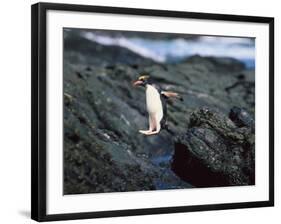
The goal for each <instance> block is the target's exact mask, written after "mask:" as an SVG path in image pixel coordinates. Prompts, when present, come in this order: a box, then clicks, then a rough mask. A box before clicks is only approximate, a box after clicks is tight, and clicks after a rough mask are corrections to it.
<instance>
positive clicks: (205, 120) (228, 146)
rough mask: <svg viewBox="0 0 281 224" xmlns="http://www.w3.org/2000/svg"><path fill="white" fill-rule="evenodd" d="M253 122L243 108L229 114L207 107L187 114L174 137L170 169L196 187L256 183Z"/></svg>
mask: <svg viewBox="0 0 281 224" xmlns="http://www.w3.org/2000/svg"><path fill="white" fill-rule="evenodd" d="M254 139H255V135H254V122H253V119H252V118H251V116H250V115H249V114H248V113H247V112H246V111H245V110H243V109H240V108H237V107H235V108H233V109H232V110H231V112H230V115H229V117H226V116H225V115H223V114H221V113H219V112H217V111H215V110H211V109H209V108H201V109H198V110H196V111H194V112H193V113H192V114H191V116H190V123H189V126H188V129H187V131H186V133H184V134H182V135H179V136H178V137H177V138H176V139H175V154H174V156H173V163H172V169H173V171H174V172H175V173H176V174H177V175H178V176H180V177H181V178H182V179H184V180H185V181H187V182H189V183H191V184H192V185H194V186H196V187H215V186H231V185H253V184H255V143H254Z"/></svg>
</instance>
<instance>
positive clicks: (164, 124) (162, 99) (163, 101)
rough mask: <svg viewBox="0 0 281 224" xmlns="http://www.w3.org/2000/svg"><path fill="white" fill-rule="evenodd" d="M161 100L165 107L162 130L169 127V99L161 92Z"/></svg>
mask: <svg viewBox="0 0 281 224" xmlns="http://www.w3.org/2000/svg"><path fill="white" fill-rule="evenodd" d="M160 100H161V103H162V107H163V118H162V120H161V122H160V125H161V128H163V129H164V128H166V126H167V123H166V122H167V97H166V96H165V95H163V94H161V92H160Z"/></svg>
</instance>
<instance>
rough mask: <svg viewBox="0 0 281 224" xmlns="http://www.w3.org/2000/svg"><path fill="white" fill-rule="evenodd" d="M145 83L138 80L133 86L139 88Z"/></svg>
mask: <svg viewBox="0 0 281 224" xmlns="http://www.w3.org/2000/svg"><path fill="white" fill-rule="evenodd" d="M142 83H143V81H140V80H137V81H135V82H133V86H139V85H141V84H142Z"/></svg>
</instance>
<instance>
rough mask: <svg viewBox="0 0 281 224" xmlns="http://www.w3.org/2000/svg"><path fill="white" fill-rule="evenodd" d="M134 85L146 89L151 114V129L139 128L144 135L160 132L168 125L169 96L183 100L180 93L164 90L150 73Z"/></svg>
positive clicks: (148, 110)
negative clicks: (152, 79)
mask: <svg viewBox="0 0 281 224" xmlns="http://www.w3.org/2000/svg"><path fill="white" fill-rule="evenodd" d="M133 85H134V86H144V87H145V89H146V108H147V112H148V115H149V129H148V130H139V132H140V133H142V134H144V135H154V134H158V133H159V132H160V130H161V128H165V127H166V117H167V105H166V100H167V99H169V98H178V99H180V100H182V98H181V97H180V96H179V94H177V93H174V92H167V91H163V90H161V89H160V88H159V86H157V85H156V84H155V83H153V82H152V81H151V79H150V78H149V76H148V75H143V76H140V77H139V78H138V80H136V81H135V82H134V83H133Z"/></svg>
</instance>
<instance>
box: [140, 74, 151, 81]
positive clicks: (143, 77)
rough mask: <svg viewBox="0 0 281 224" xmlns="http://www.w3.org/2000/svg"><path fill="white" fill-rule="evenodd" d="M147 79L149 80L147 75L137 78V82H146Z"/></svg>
mask: <svg viewBox="0 0 281 224" xmlns="http://www.w3.org/2000/svg"><path fill="white" fill-rule="evenodd" d="M148 78H149V75H142V76H140V77H139V80H140V81H143V80H147V79H148Z"/></svg>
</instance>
